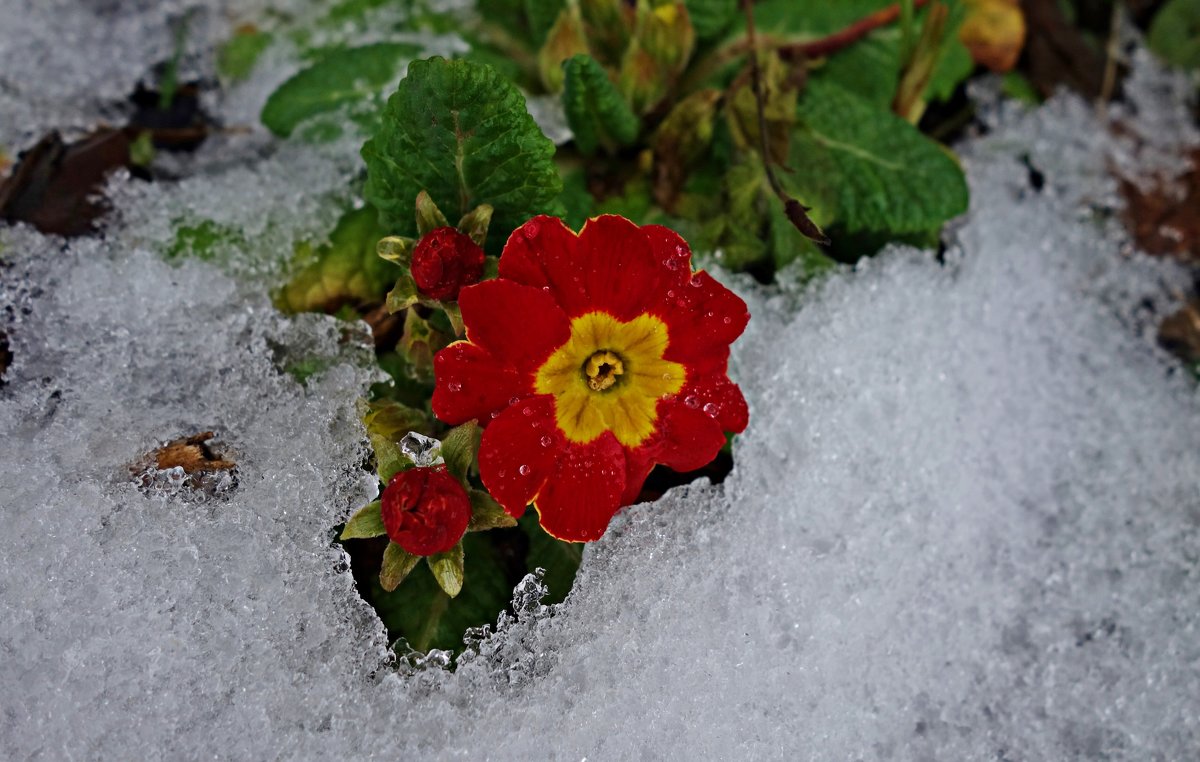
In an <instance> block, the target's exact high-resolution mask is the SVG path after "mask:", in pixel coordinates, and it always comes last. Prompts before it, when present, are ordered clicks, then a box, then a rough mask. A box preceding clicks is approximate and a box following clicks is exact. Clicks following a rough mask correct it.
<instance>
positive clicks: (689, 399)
mask: <svg viewBox="0 0 1200 762" xmlns="http://www.w3.org/2000/svg"><path fill="white" fill-rule="evenodd" d="M683 404H685V405H687V406H688V407H690V408H692V409H693V410H695V409H696V408H698V407H700V398H699V397H697V396H696V395H694V394H689V395H688V396H686V397H684V398H683Z"/></svg>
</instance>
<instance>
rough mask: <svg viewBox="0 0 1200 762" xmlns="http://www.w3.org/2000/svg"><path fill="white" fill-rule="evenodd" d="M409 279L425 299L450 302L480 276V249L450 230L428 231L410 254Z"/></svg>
mask: <svg viewBox="0 0 1200 762" xmlns="http://www.w3.org/2000/svg"><path fill="white" fill-rule="evenodd" d="M412 276H413V281H414V282H415V283H416V284H417V290H419V291H420V292H421V293H422V294H424V295H425V296H428V297H430V298H431V299H439V300H441V301H452V300H454V299H457V298H458V292H459V289H461V288H462V287H463V286H469V285H471V284H472V283H478V282H479V279H480V277H482V276H483V249H481V248H479V245H478V244H476V243H475V242H474V241H472V240H471V239H470V237H468V236H467V235H466V234H464V233H460V232H458V231H457V230H455V229H454V228H438V229H437V230H431V231H429V233H428V234H426V235H425V236H424V237H423V238H422V239H421V240H420V241H418V242H417V247H416V249H415V250H414V251H413V255H412Z"/></svg>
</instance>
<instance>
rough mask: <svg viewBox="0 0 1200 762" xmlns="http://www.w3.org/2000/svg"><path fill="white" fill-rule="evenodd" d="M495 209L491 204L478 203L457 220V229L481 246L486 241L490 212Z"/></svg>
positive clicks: (492, 212)
mask: <svg viewBox="0 0 1200 762" xmlns="http://www.w3.org/2000/svg"><path fill="white" fill-rule="evenodd" d="M495 211H496V210H495V209H493V208H492V206H491V204H480V205H479V206H477V207H475V208H474V209H472V210H471V211H469V212H467V213H466V214H464V215H463V216H462V219H461V220H459V221H458V230H459V231H460V232H462V233H463V234H465V235H466V236H467V238H470V239H471V240H472V241H474V242H475V245H476V246H479V247H481V248H482V247H483V244H484V243H485V242H486V241H487V232H488V228H489V227H490V226H491V224H492V214H494V213H495Z"/></svg>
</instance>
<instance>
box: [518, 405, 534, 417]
mask: <svg viewBox="0 0 1200 762" xmlns="http://www.w3.org/2000/svg"><path fill="white" fill-rule="evenodd" d="M521 414H522V415H526V416H529V415H533V408H531V407H529V406H528V405H526V406H525V407H524V408H522V409H521Z"/></svg>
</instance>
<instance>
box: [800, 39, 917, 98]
mask: <svg viewBox="0 0 1200 762" xmlns="http://www.w3.org/2000/svg"><path fill="white" fill-rule="evenodd" d="M813 79H814V80H817V79H821V80H826V81H829V82H834V83H836V84H838V85H840V86H842V87H843V88H845V89H846V90H849V91H850V92H853V93H854V94H855V95H858V96H859V97H861V98H863V99H865V100H867V101H870V102H871V103H872V104H874V105H876V106H878V107H879V108H883V109H890V108H891V107H892V99H893V98H894V97H896V85H897V83H898V82H899V80H900V32H899V30H898V29H894V28H892V29H881V30H879V31H876V32H874V33H873V34H871V35H869V36H867V37H866V38H865V39H863V40H861V41H859V42H856V43H855V44H853V45H851V46H850V47H849V48H846V49H845V50H844V51H841V52H839V53H838V54H837V55H835V56H831V57H830V58H829V60H828V61H827V63H826V64H825V65H824V66H822V67H821V68H819V69H817V70H816V71H814V72H813Z"/></svg>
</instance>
